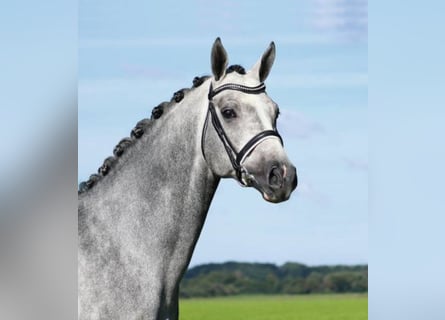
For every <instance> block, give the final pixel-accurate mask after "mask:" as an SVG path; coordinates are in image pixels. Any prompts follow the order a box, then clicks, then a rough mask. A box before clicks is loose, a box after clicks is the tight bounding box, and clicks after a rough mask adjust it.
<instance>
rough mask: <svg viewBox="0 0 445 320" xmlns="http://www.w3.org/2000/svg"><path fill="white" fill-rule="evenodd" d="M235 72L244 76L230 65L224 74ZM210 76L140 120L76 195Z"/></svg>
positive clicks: (85, 188) (237, 66) (113, 164)
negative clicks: (173, 106)
mask: <svg viewBox="0 0 445 320" xmlns="http://www.w3.org/2000/svg"><path fill="white" fill-rule="evenodd" d="M231 72H237V73H239V74H246V71H245V69H244V68H243V67H242V66H240V65H237V64H235V65H231V66H230V67H228V68H227V70H226V73H231ZM208 78H210V76H201V77H199V76H197V77H195V78H194V79H193V85H192V87H191V88H183V89H181V90H178V91H176V92H175V93H174V94H173V96H172V98H171V99H170V101H164V102H162V103H160V104H159V105H157V106H156V107H154V108H153V110H152V112H151V118H150V119H142V120H141V121H139V122H138V123H137V124H136V126H135V127H134V128H133V129H132V130H131V133H130V137H126V138H123V139H122V140H121V141H119V143H118V144H117V145H116V146H115V147H114V149H113V156H110V157H108V158H106V159H105V160H104V162H103V164H102V165H101V166H100V167H99V169H98V170H97V173H93V174H92V175H91V176H90V177H89V179H88V180H87V181H83V182H81V183H80V184H79V189H78V193H79V194H80V193H84V192H86V191H88V190H89V189H91V188H92V187H93V186H94V185H95V184H96V183H97V182H98V181H99V180H100V179H101V178H102V177H105V176H106V175H107V174H108V173H109V172H110V170H111V169H112V168H113V167H114V166H115V165H116V163H117V161H118V159H119V158H120V157H121V156H122V155H123V154H124V153H125V151H126V150H127V149H128V148H129V147H130V146H132V145H133V144H134V143H136V141H137V140H138V139H139V138H141V137H142V135H143V134H144V133H145V132H147V131H148V130H149V128H150V127H151V125H152V123H153V121H155V120H156V119H159V118H160V117H161V116H162V115H163V113H164V109H165V108H166V107H167V106H170V105H173V104H175V103H178V102H180V101H181V100H182V99H184V96H185V94H186V93H187V92H188V91H191V90H193V89H194V88H197V87H199V86H200V85H201V84H203V83H204V81H206V80H207V79H208Z"/></svg>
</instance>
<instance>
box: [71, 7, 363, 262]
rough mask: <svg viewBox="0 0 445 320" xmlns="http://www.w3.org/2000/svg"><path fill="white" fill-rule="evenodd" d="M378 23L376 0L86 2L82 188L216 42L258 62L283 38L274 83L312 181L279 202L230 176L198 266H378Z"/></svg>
mask: <svg viewBox="0 0 445 320" xmlns="http://www.w3.org/2000/svg"><path fill="white" fill-rule="evenodd" d="M367 24H368V21H367V1H363V0H355V1H342V0H338V1H332V0H330V1H323V0H307V1H293V2H291V1H277V2H274V5H273V6H270V4H269V3H267V2H258V1H241V2H240V1H231V0H224V1H220V2H212V3H209V2H207V1H200V0H197V1H192V2H177V1H162V2H158V3H156V4H155V3H153V2H146V1H132V2H131V3H128V2H124V1H114V2H113V3H109V2H102V1H94V2H92V1H80V7H79V112H78V116H79V118H78V119H79V127H78V128H79V141H78V145H79V149H78V150H79V157H78V161H79V162H78V168H79V175H78V177H79V182H80V181H83V180H86V179H88V177H89V175H90V174H91V173H94V172H96V170H97V168H98V167H99V166H100V165H101V164H102V162H103V160H104V159H105V158H106V157H107V156H109V155H111V154H112V150H113V148H114V146H115V145H116V144H117V142H118V141H119V140H120V139H121V138H123V137H125V136H128V135H129V132H130V130H131V129H132V128H133V126H134V125H135V124H136V122H137V121H139V120H141V119H142V118H147V117H150V115H151V110H152V108H153V107H154V106H156V105H157V104H158V103H160V102H162V101H165V100H169V99H170V97H171V96H172V94H173V92H175V91H176V90H179V89H180V88H183V87H189V86H191V84H192V79H193V77H195V76H196V75H203V74H209V73H210V49H211V46H212V44H213V41H214V40H215V38H216V37H217V36H219V37H221V39H222V41H223V44H224V45H225V48H226V50H227V52H228V54H229V63H231V64H241V65H243V66H244V67H245V68H246V69H250V68H251V67H252V66H253V64H254V63H255V62H256V61H257V60H258V59H259V58H260V57H261V54H262V53H263V52H264V50H265V49H266V48H267V46H268V44H269V43H270V41H275V44H276V46H277V58H276V60H275V64H274V67H273V69H272V72H271V75H270V76H269V78H268V79H267V81H266V84H267V91H268V94H269V95H270V96H271V97H272V99H274V100H275V101H276V102H277V103H278V104H279V106H280V110H281V115H280V118H279V120H278V129H279V131H280V133H281V134H282V136H283V138H284V141H285V148H286V150H287V152H288V155H289V157H290V159H291V160H292V161H293V163H294V164H295V165H296V167H297V170H298V177H299V186H298V188H297V191H296V192H295V193H294V195H293V197H292V198H291V199H290V200H289V201H288V202H286V203H283V204H279V205H273V204H269V203H266V202H265V201H263V200H262V198H261V196H260V195H259V194H258V192H257V191H255V190H251V189H242V188H240V186H239V185H238V184H237V183H236V182H235V181H234V180H223V181H222V183H221V184H220V186H219V188H218V190H217V194H216V196H215V199H214V201H213V203H212V206H211V210H210V212H209V214H208V218H207V221H206V224H205V227H204V229H203V232H202V235H201V238H200V240H199V241H198V245H197V248H196V250H195V253H194V255H193V259H192V262H191V266H194V265H197V264H202V263H208V262H224V261H228V260H235V261H248V262H271V263H277V264H283V263H285V262H287V261H298V262H301V263H305V264H310V265H320V264H358V263H360V264H366V263H367V262H368V249H367V247H368V225H367V219H368V218H367V217H368V211H367V208H368V139H367V134H368V132H367V99H368V94H367V79H368V76H367V70H368V68H367ZM235 204H236V205H235Z"/></svg>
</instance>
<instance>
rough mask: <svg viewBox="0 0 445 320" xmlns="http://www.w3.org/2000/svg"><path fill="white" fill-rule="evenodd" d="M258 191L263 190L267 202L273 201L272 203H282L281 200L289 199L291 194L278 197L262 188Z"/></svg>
mask: <svg viewBox="0 0 445 320" xmlns="http://www.w3.org/2000/svg"><path fill="white" fill-rule="evenodd" d="M258 191H260V192H261V194H262V196H263V199H264V200H266V201H267V202H271V203H280V202H283V201H286V200H288V199H289V197H290V194H289V195H285V196H284V197H277V196H274V195H271V194H269V193H267V192H265V191H262V190H258Z"/></svg>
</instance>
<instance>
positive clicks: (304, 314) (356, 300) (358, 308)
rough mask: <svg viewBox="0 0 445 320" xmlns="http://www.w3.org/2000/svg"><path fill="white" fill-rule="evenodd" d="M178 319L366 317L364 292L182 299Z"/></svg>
mask: <svg viewBox="0 0 445 320" xmlns="http://www.w3.org/2000/svg"><path fill="white" fill-rule="evenodd" d="M179 313H180V317H179V318H180V319H181V320H249V319H252V320H365V319H368V295H367V294H326V295H295V296H281V295H275V296H267V295H266V296H239V297H238V296H237V297H224V298H203V299H182V300H181V301H180V309H179Z"/></svg>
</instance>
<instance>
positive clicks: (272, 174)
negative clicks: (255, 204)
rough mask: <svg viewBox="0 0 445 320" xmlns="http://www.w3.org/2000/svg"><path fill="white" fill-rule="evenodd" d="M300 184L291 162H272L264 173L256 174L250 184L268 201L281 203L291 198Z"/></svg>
mask: <svg viewBox="0 0 445 320" xmlns="http://www.w3.org/2000/svg"><path fill="white" fill-rule="evenodd" d="M297 184H298V178H297V170H296V169H295V167H294V166H293V165H291V164H279V163H276V162H274V163H272V164H271V165H269V166H267V167H266V170H264V172H263V173H262V174H254V175H253V177H252V179H251V180H250V183H249V185H250V186H252V187H254V188H255V189H257V190H258V191H259V192H260V193H261V194H262V196H263V198H264V199H265V200H266V201H269V202H272V203H279V202H283V201H286V200H288V199H289V197H290V195H291V193H292V191H294V190H295V188H296V187H297Z"/></svg>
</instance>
